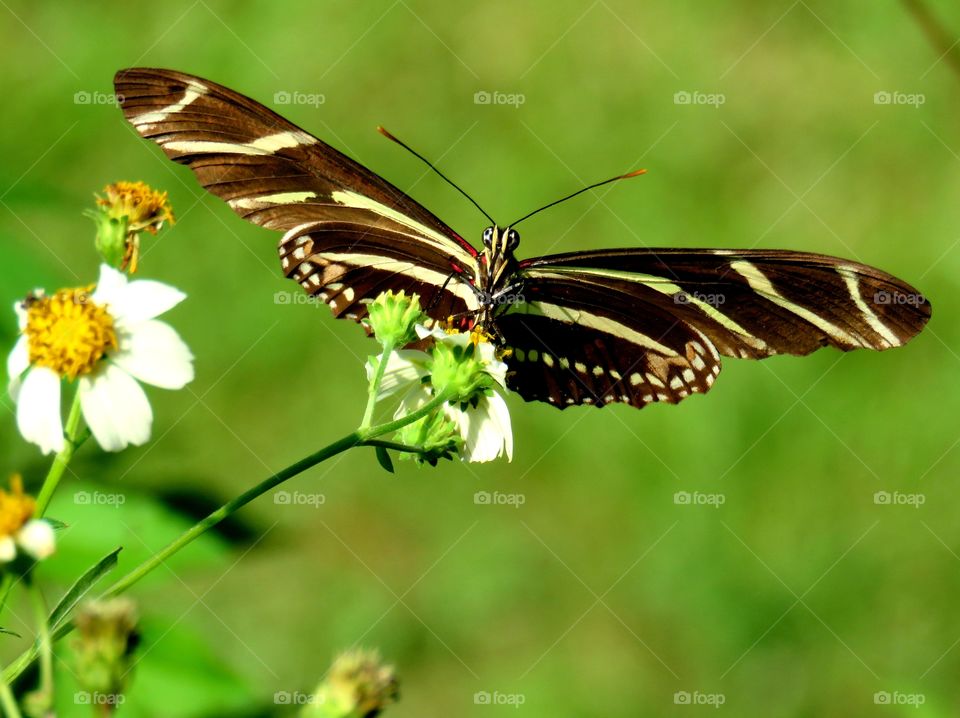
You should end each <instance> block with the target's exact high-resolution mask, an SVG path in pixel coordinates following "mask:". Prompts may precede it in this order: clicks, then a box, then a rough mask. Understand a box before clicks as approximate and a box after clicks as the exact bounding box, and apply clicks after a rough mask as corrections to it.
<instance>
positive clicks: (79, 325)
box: [24, 287, 117, 381]
mask: <svg viewBox="0 0 960 718" xmlns="http://www.w3.org/2000/svg"><path fill="white" fill-rule="evenodd" d="M91 289H92V287H80V288H77V289H61V290H60V291H59V292H57V293H56V294H54V295H53V296H50V297H37V298H31V299H28V300H27V302H26V308H27V327H26V329H25V330H24V333H25V334H26V335H27V350H28V353H29V357H30V364H31V365H33V366H43V367H47V368H49V369H53V371H55V372H56V373H57V374H59V375H60V376H61V377H66V378H68V379H70V380H71V381H72V380H73V379H76V378H77V377H78V376H80V375H81V374H89V373H90V372H92V371H93V370H94V369H95V368H96V366H97V362H99V361H100V359H101V358H103V355H104V354H105V353H106V352H107V351H108V350H111V349H114V350H115V349H117V333H116V330H115V329H114V325H113V317H112V316H110V313H109V312H108V311H107V308H106V307H104V306H102V305H99V304H96V303H95V302H94V301H93V300H91V299H90V290H91Z"/></svg>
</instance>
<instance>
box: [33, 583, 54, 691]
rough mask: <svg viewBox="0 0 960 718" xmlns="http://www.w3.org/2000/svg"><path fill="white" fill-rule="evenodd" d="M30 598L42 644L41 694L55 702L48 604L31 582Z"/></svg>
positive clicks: (38, 588)
mask: <svg viewBox="0 0 960 718" xmlns="http://www.w3.org/2000/svg"><path fill="white" fill-rule="evenodd" d="M30 597H31V599H32V601H33V613H34V618H35V620H36V622H37V633H38V636H37V640H38V641H39V642H40V693H41V694H42V695H43V696H45V697H46V698H47V700H50V701H52V700H53V644H52V642H51V640H50V624H49V623H48V621H47V615H48V612H47V602H46V601H44V600H43V593H41V591H40V587H39V586H37V585H36V584H35V583H33V582H31V586H30Z"/></svg>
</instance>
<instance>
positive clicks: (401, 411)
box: [367, 325, 513, 462]
mask: <svg viewBox="0 0 960 718" xmlns="http://www.w3.org/2000/svg"><path fill="white" fill-rule="evenodd" d="M417 336H419V337H420V339H427V338H432V339H434V340H435V342H437V343H438V344H443V345H447V346H448V347H459V348H460V349H467V348H468V347H469V345H470V344H471V343H472V344H473V346H474V351H473V356H472V358H467V359H465V360H460V361H462V362H471V364H469V365H467V366H466V368H467V369H468V370H469V371H466V372H463V373H461V375H459V376H457V377H456V378H457V379H459V380H461V381H463V382H464V383H465V384H466V385H468V386H473V385H474V384H475V383H476V381H477V379H478V378H479V379H480V380H482V381H481V383H483V384H486V385H487V386H481V387H480V388H479V390H478V391H476V392H475V393H474V394H473V395H472V396H468V397H461V401H459V402H457V403H455V404H450V403H446V404H444V405H443V411H444V414H446V416H447V417H448V418H449V419H450V420H451V421H453V422H454V424H456V426H457V428H458V430H459V432H460V436H461V437H462V438H463V442H464V447H463V451H462V452H461V458H463V459H464V460H465V461H470V462H485V461H493V460H494V459H496V458H498V457H499V456H500V455H502V454H506V455H507V459H508V460H512V459H513V432H512V430H511V426H510V412H509V410H508V409H507V403H506V402H505V401H504V399H503V396H501V393H500V391H501V390H503V391H505V390H506V373H507V365H506V364H504V363H503V362H502V361H500V360H499V359H498V358H497V352H496V347H494V345H493V344H492V343H491V342H489V341H487V340H486V338H485V337H483V336H482V335H480V334H479V333H452V334H448V333H447V332H445V331H443V330H442V329H440V328H436V327H435V328H433V329H427V328H425V327H423V326H419V325H418V326H417ZM445 356H446V358H445V359H443V361H452V359H451V358H450V357H451V356H452V355H449V354H447V355H445ZM437 360H438V357H437V354H436V353H435V354H433V355H431V354H428V353H426V352H422V351H418V350H404V351H399V352H392V353H391V354H390V356H389V357H388V358H387V366H386V368H385V370H384V378H383V382H382V384H381V386H380V396H381V397H385V396H389V395H391V394H394V393H396V392H397V391H399V390H400V389H401V388H403V387H404V386H409V385H410V384H411V383H413V384H414V386H413V387H412V388H411V389H410V390H409V391H408V392H407V394H406V395H405V396H404V398H403V400H402V401H401V403H400V407H399V408H398V409H397V412H396V415H395V418H398V419H399V418H400V417H402V416H405V415H407V414H409V413H410V412H412V411H416V410H417V409H419V408H420V407H421V406H423V405H424V404H426V403H427V402H428V401H430V399H431V398H432V397H433V394H432V393H431V388H432V387H431V385H430V384H424V383H422V381H421V380H422V379H423V378H424V377H425V376H431V375H432V373H433V370H434V369H435V368H437V367H436V362H437ZM372 370H373V367H372V366H371V365H370V364H368V366H367V374H368V376H372ZM445 373H447V374H449V372H445ZM477 374H482V375H483V376H482V377H477V376H476V375H477ZM489 380H492V381H489ZM464 407H465V408H464Z"/></svg>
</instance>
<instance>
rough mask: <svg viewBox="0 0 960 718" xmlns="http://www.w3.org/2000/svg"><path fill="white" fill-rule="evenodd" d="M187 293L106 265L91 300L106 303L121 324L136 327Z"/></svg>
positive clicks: (164, 310)
mask: <svg viewBox="0 0 960 718" xmlns="http://www.w3.org/2000/svg"><path fill="white" fill-rule="evenodd" d="M186 296H187V295H186V294H184V293H183V292H181V291H180V290H179V289H176V288H174V287H171V286H170V285H168V284H164V283H163V282H155V281H153V280H152V279H136V280H134V281H132V282H130V281H128V280H127V276H126V275H125V274H123V272H118V271H117V270H116V269H113V268H112V267H110V266H108V265H106V264H102V265H100V281H99V282H98V283H97V288H96V290H95V291H94V293H93V295H92V296H91V299H93V301H94V302H96V303H97V304H106V305H107V307H108V309H109V310H110V314H111V315H112V316H113V318H114V319H115V320H116V322H117V324H118V325H119V326H122V327H132V326H133V325H134V324H136V323H137V322H142V321H144V320H146V319H153V318H154V317H157V316H159V315H161V314H163V313H164V312H166V311H168V310H170V309H172V308H173V307H175V306H177V305H178V304H179V303H180V302H182V301H183V300H184V299H185V298H186Z"/></svg>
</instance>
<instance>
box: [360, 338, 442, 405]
mask: <svg viewBox="0 0 960 718" xmlns="http://www.w3.org/2000/svg"><path fill="white" fill-rule="evenodd" d="M429 359H430V355H429V354H427V353H426V352H422V351H418V350H416V349H401V350H400V351H394V352H390V356H389V357H387V366H386V367H385V368H384V371H383V380H382V381H381V382H380V393H379V394H378V395H377V398H378V399H384V398H386V397H388V396H392V395H393V394H396V393H397V392H398V391H400V389H402V388H403V387H405V386H407V385H408V384H412V383H414V382H417V381H419V380H420V379H421V378H423V377H424V376H426V374H427V362H428V361H429ZM373 373H374V366H373V363H372V362H369V361H368V362H367V381H370V380H371V379H372V378H373Z"/></svg>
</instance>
